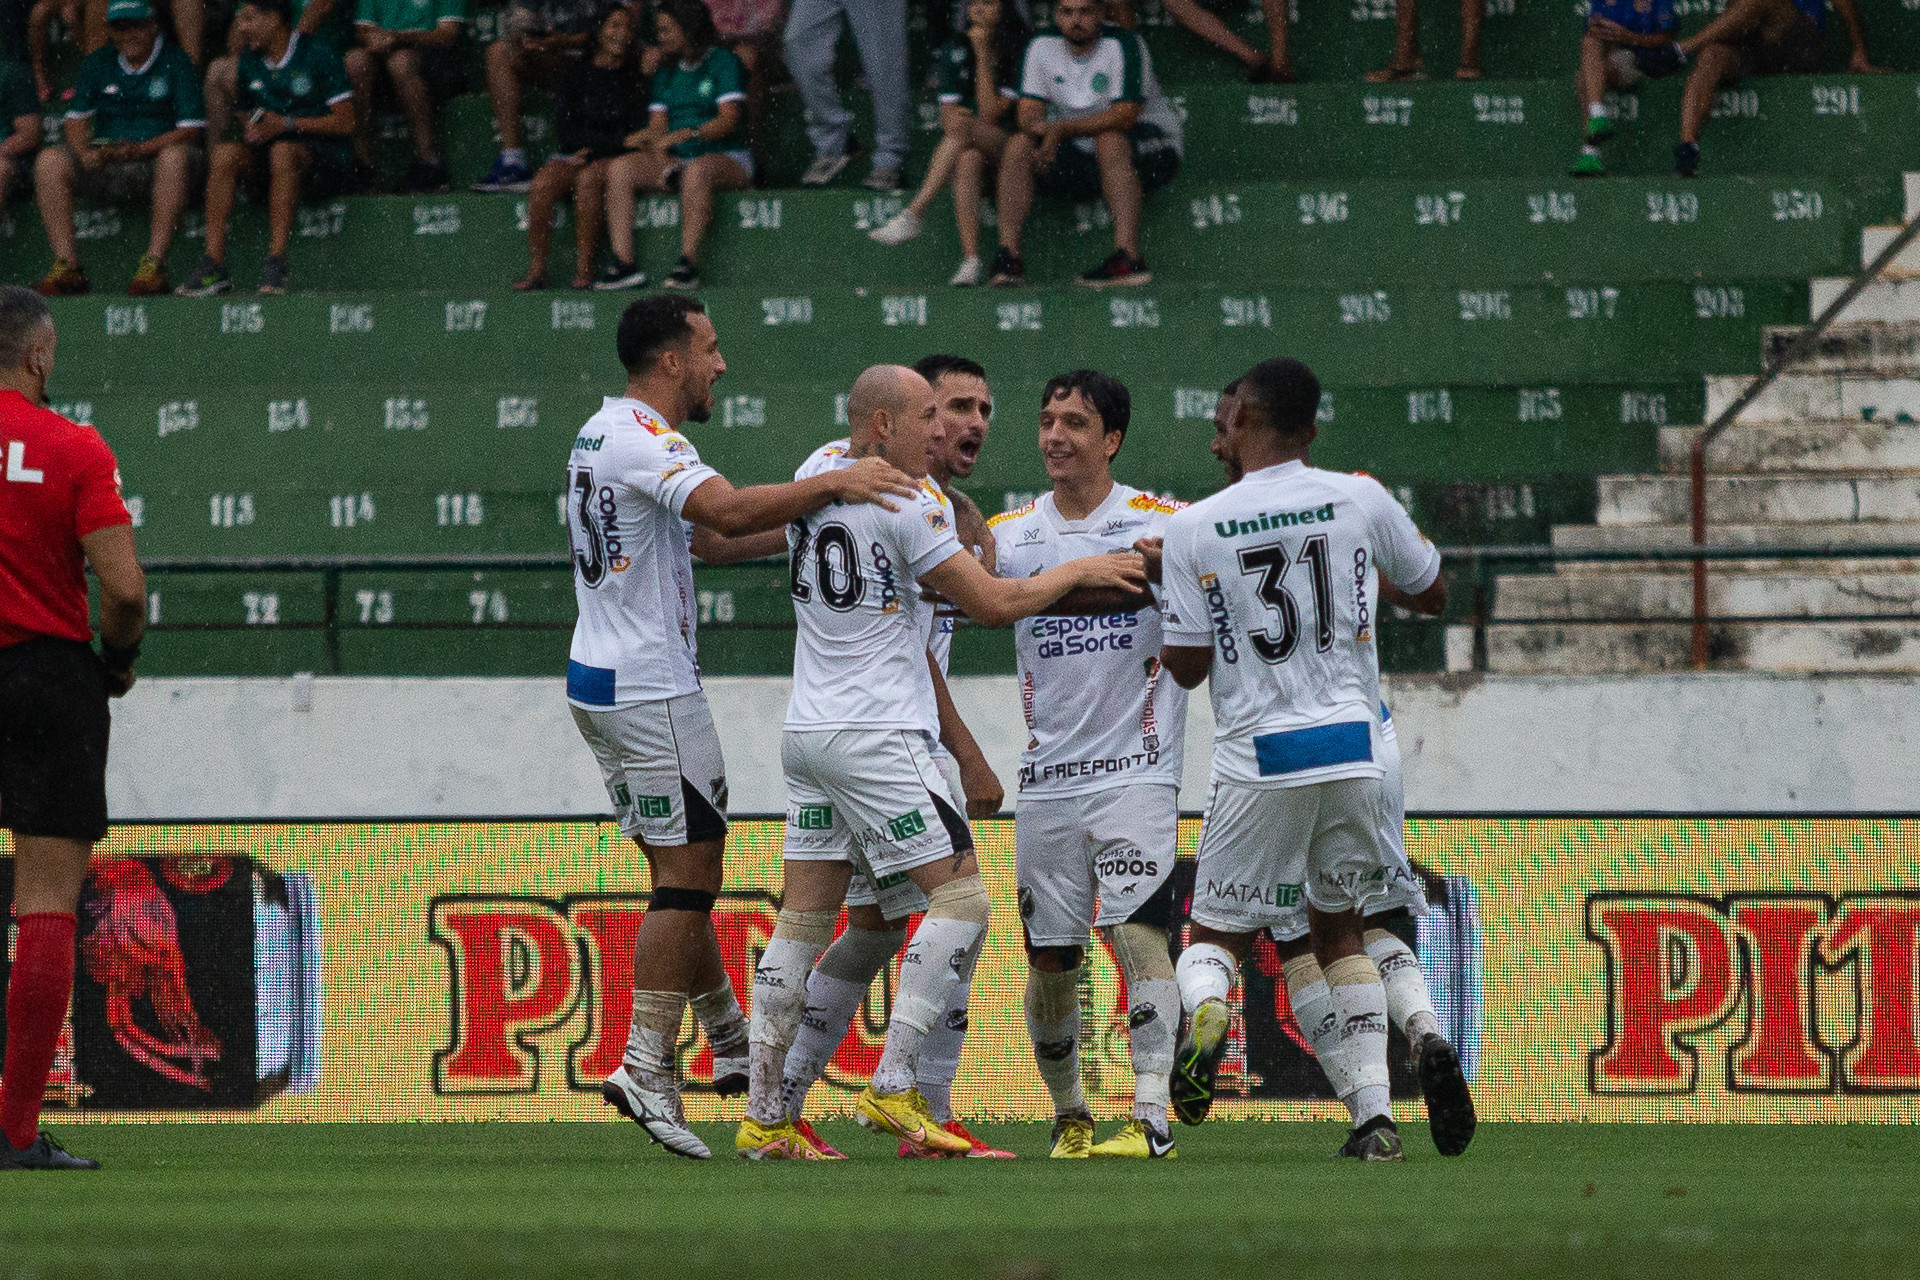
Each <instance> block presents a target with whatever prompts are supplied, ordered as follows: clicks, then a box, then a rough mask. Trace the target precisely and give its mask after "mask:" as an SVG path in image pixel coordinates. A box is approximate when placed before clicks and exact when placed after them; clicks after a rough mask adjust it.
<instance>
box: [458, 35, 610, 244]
mask: <svg viewBox="0 0 1920 1280" xmlns="http://www.w3.org/2000/svg"><path fill="white" fill-rule="evenodd" d="M597 16H598V15H597V14H596V12H595V0H512V3H510V4H508V5H507V6H506V7H505V8H503V9H502V10H501V11H500V35H499V38H498V39H496V40H495V41H494V42H493V43H492V44H490V45H488V46H487V54H486V63H487V96H488V98H490V99H491V100H492V102H493V126H494V128H495V129H496V130H498V131H499V134H500V153H499V154H498V155H497V156H495V157H494V160H493V167H492V168H491V169H489V170H487V175H486V177H484V178H482V179H480V181H478V182H476V183H474V184H473V189H474V190H475V191H525V190H527V189H528V188H529V187H531V186H532V185H533V180H534V172H533V164H532V162H531V161H529V160H528V159H527V151H526V139H525V138H524V137H523V135H522V130H521V127H520V99H521V94H522V91H523V90H524V89H525V88H526V87H527V86H528V85H532V86H535V87H538V88H550V89H552V90H553V91H554V94H555V101H556V106H557V104H558V95H559V94H560V93H561V92H562V91H563V90H564V89H565V88H566V87H567V84H568V82H569V81H570V80H571V79H572V78H573V77H574V76H576V75H578V74H580V73H581V71H582V64H583V63H584V62H586V60H587V59H588V56H589V55H594V54H595V48H594V46H595V44H596V38H595V37H596V18H597ZM632 19H633V14H632V13H629V14H628V26H629V28H630V29H631V27H632ZM596 56H597V55H596ZM568 150H570V148H568V147H566V146H565V145H562V146H561V147H560V152H562V153H564V152H567V151H568ZM540 265H541V266H542V267H544V265H545V263H544V262H542V263H541V264H540Z"/></svg>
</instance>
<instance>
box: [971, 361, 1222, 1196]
mask: <svg viewBox="0 0 1920 1280" xmlns="http://www.w3.org/2000/svg"><path fill="white" fill-rule="evenodd" d="M1131 417H1132V401H1131V398H1130V396H1129V395H1128V393H1127V389H1126V387H1125V386H1123V385H1122V384H1121V383H1120V382H1118V381H1117V380H1115V379H1113V378H1111V377H1108V376H1107V375H1106V374H1103V373H1098V372H1095V371H1093V370H1090V369H1077V370H1075V371H1073V372H1072V373H1065V374H1061V375H1059V376H1058V377H1056V378H1054V379H1052V380H1051V381H1050V382H1048V383H1047V385H1046V388H1045V390H1044V391H1043V392H1042V394H1041V402H1040V436H1039V441H1040V456H1041V460H1042V462H1043V463H1044V464H1045V466H1046V469H1047V475H1048V477H1049V478H1050V479H1051V480H1052V481H1053V488H1052V490H1051V491H1050V492H1047V493H1043V494H1041V495H1040V497H1039V498H1037V499H1035V500H1034V501H1033V502H1031V503H1028V504H1027V505H1026V506H1025V507H1022V508H1020V509H1019V510H1017V511H1010V512H1006V513H1005V514H1002V515H997V516H995V517H994V518H993V519H992V520H991V521H989V522H988V523H989V525H990V526H991V528H992V530H993V534H994V545H995V547H996V549H997V550H996V554H997V557H998V564H997V568H998V571H999V573H1000V574H1001V576H1003V577H1006V578H1011V579H1021V578H1028V577H1031V576H1033V575H1035V574H1038V573H1042V572H1045V571H1046V570H1048V569H1050V568H1052V567H1053V566H1054V565H1057V564H1060V563H1063V562H1065V561H1067V560H1070V559H1072V558H1074V557H1076V556H1084V555H1103V554H1110V553H1113V552H1127V551H1130V550H1131V549H1132V547H1133V544H1134V543H1135V542H1136V541H1139V540H1141V539H1143V538H1158V537H1159V536H1160V535H1161V534H1162V533H1163V532H1164V531H1165V528H1166V525H1167V521H1168V519H1169V518H1170V517H1171V516H1172V515H1173V513H1174V512H1175V511H1177V510H1178V509H1179V504H1174V503H1169V502H1166V501H1163V500H1162V499H1159V498H1156V497H1154V496H1153V495H1152V494H1149V493H1143V492H1141V491H1140V490H1138V489H1133V488H1129V487H1127V486H1126V485H1122V484H1116V483H1115V482H1114V479H1113V459H1114V456H1115V455H1116V454H1118V453H1119V452H1120V447H1121V445H1122V444H1123V443H1124V442H1125V441H1126V436H1127V425H1128V422H1129V420H1130V419H1131ZM1014 651H1015V654H1016V656H1017V659H1018V664H1019V675H1020V702H1021V708H1022V710H1023V712H1024V714H1025V717H1026V723H1027V731H1028V735H1029V738H1028V742H1027V749H1026V752H1025V753H1024V754H1023V755H1022V757H1021V761H1020V803H1019V806H1018V808H1017V809H1016V811H1015V814H1014V847H1015V853H1014V874H1015V879H1016V880H1017V882H1018V884H1019V890H1020V920H1021V926H1022V928H1023V929H1024V931H1025V935H1026V950H1027V965H1028V972H1027V987H1026V997H1025V1001H1024V1004H1025V1013H1026V1023H1027V1032H1028V1034H1029V1036H1030V1037H1031V1039H1032V1041H1033V1053H1034V1061H1035V1063H1036V1064H1037V1065H1038V1067H1039V1069H1040V1076H1041V1078H1042V1079H1043V1080H1044V1081H1045V1082H1046V1085H1047V1092H1048V1093H1049V1094H1050V1095H1051V1096H1052V1099H1053V1108H1054V1126H1053V1145H1052V1152H1051V1154H1052V1156H1053V1158H1055V1159H1077V1158H1084V1157H1087V1156H1095V1157H1107V1156H1117V1157H1129V1158H1136V1159H1147V1158H1164V1157H1169V1156H1172V1155H1173V1154H1174V1144H1173V1139H1172V1137H1171V1135H1170V1134H1169V1133H1168V1130H1167V1105H1168V1075H1169V1073H1170V1072H1171V1070H1172V1068H1173V1050H1174V1038H1175V1036H1176V1034H1177V1028H1178V1025H1179V1015H1178V1012H1177V1010H1178V1006H1179V998H1180V993H1179V988H1178V987H1177V986H1176V985H1175V982H1174V973H1173V961H1172V959H1171V958H1170V956H1169V955H1168V951H1167V922H1168V920H1169V918H1170V917H1171V915H1172V908H1173V885H1172V880H1171V876H1172V873H1173V863H1174V845H1175V842H1176V838H1177V834H1178V824H1179V805H1178V803H1177V796H1178V788H1179V784H1180V768H1181V758H1182V754H1183V751H1182V748H1183V744H1184V738H1185V731H1186V715H1187V696H1186V692H1185V691H1184V690H1183V689H1181V688H1180V687H1179V686H1178V685H1176V684H1175V683H1174V682H1173V681H1172V679H1171V678H1169V677H1168V676H1167V674H1166V673H1165V672H1164V671H1163V670H1162V669H1161V666H1160V659H1159V654H1160V612H1159V610H1158V608H1156V607H1155V602H1154V600H1153V597H1152V596H1150V595H1148V596H1136V597H1133V598H1130V599H1118V598H1116V599H1114V600H1113V601H1111V602H1110V604H1109V609H1108V611H1107V612H1105V613H1103V614H1100V615H1097V616H1088V615H1085V614H1081V615H1078V616H1068V615H1060V614H1055V615H1043V616H1040V617H1036V618H1033V619H1030V620H1029V621H1027V622H1024V623H1022V624H1021V625H1020V626H1019V627H1018V628H1017V629H1016V631H1015V639H1014ZM1091 929H1098V930H1099V932H1100V935H1101V938H1102V939H1103V941H1104V942H1105V943H1106V945H1107V946H1108V947H1109V948H1110V949H1111V950H1112V952H1113V954H1114V956H1115V958H1116V959H1117V960H1118V961H1119V966H1120V972H1121V976H1122V978H1123V979H1124V980H1125V982H1126V989H1127V997H1128V1010H1127V1014H1128V1017H1127V1026H1128V1040H1129V1044H1130V1052H1131V1056H1132V1059H1133V1071H1134V1099H1133V1114H1132V1118H1131V1119H1130V1120H1129V1121H1128V1123H1127V1124H1126V1125H1125V1126H1124V1127H1122V1128H1121V1130H1120V1131H1119V1132H1118V1133H1116V1134H1114V1135H1113V1136H1112V1137H1109V1138H1108V1139H1107V1140H1106V1141H1104V1142H1101V1143H1098V1144H1095V1143H1094V1141H1093V1117H1092V1115H1091V1113H1090V1112H1089V1111H1088V1108H1087V1101H1086V1096H1085V1094H1084V1092H1083V1091H1082V1083H1081V1073H1080V1037H1081V1016H1080V995H1079V988H1080V966H1081V964H1082V962H1083V961H1084V959H1085V951H1086V941H1087V934H1088V932H1089V930H1091Z"/></svg>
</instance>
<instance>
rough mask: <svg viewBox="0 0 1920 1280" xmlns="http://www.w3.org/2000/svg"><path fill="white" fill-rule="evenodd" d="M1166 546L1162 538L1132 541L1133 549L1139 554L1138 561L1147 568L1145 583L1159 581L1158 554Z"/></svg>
mask: <svg viewBox="0 0 1920 1280" xmlns="http://www.w3.org/2000/svg"><path fill="white" fill-rule="evenodd" d="M1165 546H1166V540H1165V539H1164V538H1139V539H1136V540H1135V541H1134V544H1133V549H1134V550H1135V551H1138V552H1139V553H1140V559H1141V560H1142V561H1143V562H1144V563H1145V564H1146V566H1147V581H1148V582H1159V581H1160V553H1161V551H1162V549H1163V548H1164V547H1165Z"/></svg>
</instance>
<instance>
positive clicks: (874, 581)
mask: <svg viewBox="0 0 1920 1280" xmlns="http://www.w3.org/2000/svg"><path fill="white" fill-rule="evenodd" d="M892 501H894V502H895V503H896V504H898V505H899V507H900V510H898V511H888V510H887V509H886V508H885V507H882V506H879V505H878V504H876V503H871V502H860V503H853V504H844V503H838V502H836V503H834V504H833V505H831V506H828V507H826V508H823V509H822V510H819V511H816V512H814V513H813V514H812V515H810V516H806V517H803V518H802V519H799V520H796V521H794V522H793V523H792V524H790V525H788V526H787V554H788V557H789V559H790V561H791V566H790V568H789V570H788V573H789V589H790V591H791V594H792V596H793V616H794V621H795V623H796V624H797V625H798V634H797V635H796V637H795V639H794V646H793V697H792V698H791V699H790V700H789V701H788V703H787V724H786V727H787V728H789V729H799V730H809V731H811V730H825V729H909V730H924V729H925V728H926V727H927V719H928V708H930V707H931V706H932V705H933V677H932V676H931V675H929V674H928V673H927V626H926V619H925V616H924V613H923V610H922V608H921V604H920V585H919V578H920V575H921V574H923V573H926V572H927V571H928V570H929V569H932V568H934V567H935V566H936V565H939V564H941V563H943V562H945V561H946V560H948V559H950V558H951V557H953V556H956V555H958V554H960V539H959V538H958V537H957V536H956V535H955V534H954V531H953V508H952V507H951V506H950V505H949V504H948V502H947V499H946V497H945V495H943V494H942V493H941V492H940V491H939V490H938V489H937V488H935V487H934V486H933V485H932V484H931V483H928V482H926V481H922V482H921V486H920V492H919V494H918V495H916V496H915V497H913V498H905V499H902V498H895V499H892Z"/></svg>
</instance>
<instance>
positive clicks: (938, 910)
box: [927, 875, 993, 929]
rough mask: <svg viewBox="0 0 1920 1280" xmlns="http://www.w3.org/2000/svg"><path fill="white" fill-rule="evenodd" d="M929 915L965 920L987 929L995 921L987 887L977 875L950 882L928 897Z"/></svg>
mask: <svg viewBox="0 0 1920 1280" xmlns="http://www.w3.org/2000/svg"><path fill="white" fill-rule="evenodd" d="M927 914H928V915H929V916H945V917H946V918H948V919H950V920H964V921H966V922H967V923H968V924H975V925H979V926H980V927H981V928H982V929H985V928H986V927H987V926H988V925H989V924H990V923H991V922H992V920H993V903H992V901H991V900H990V899H989V898H988V897H987V886H986V884H985V883H984V882H982V881H981V879H980V877H979V876H977V875H974V876H968V877H966V878H965V879H963V880H949V881H947V882H946V883H945V884H943V885H941V886H940V887H939V888H937V889H935V890H934V891H933V892H932V893H929V894H928V895H927Z"/></svg>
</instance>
